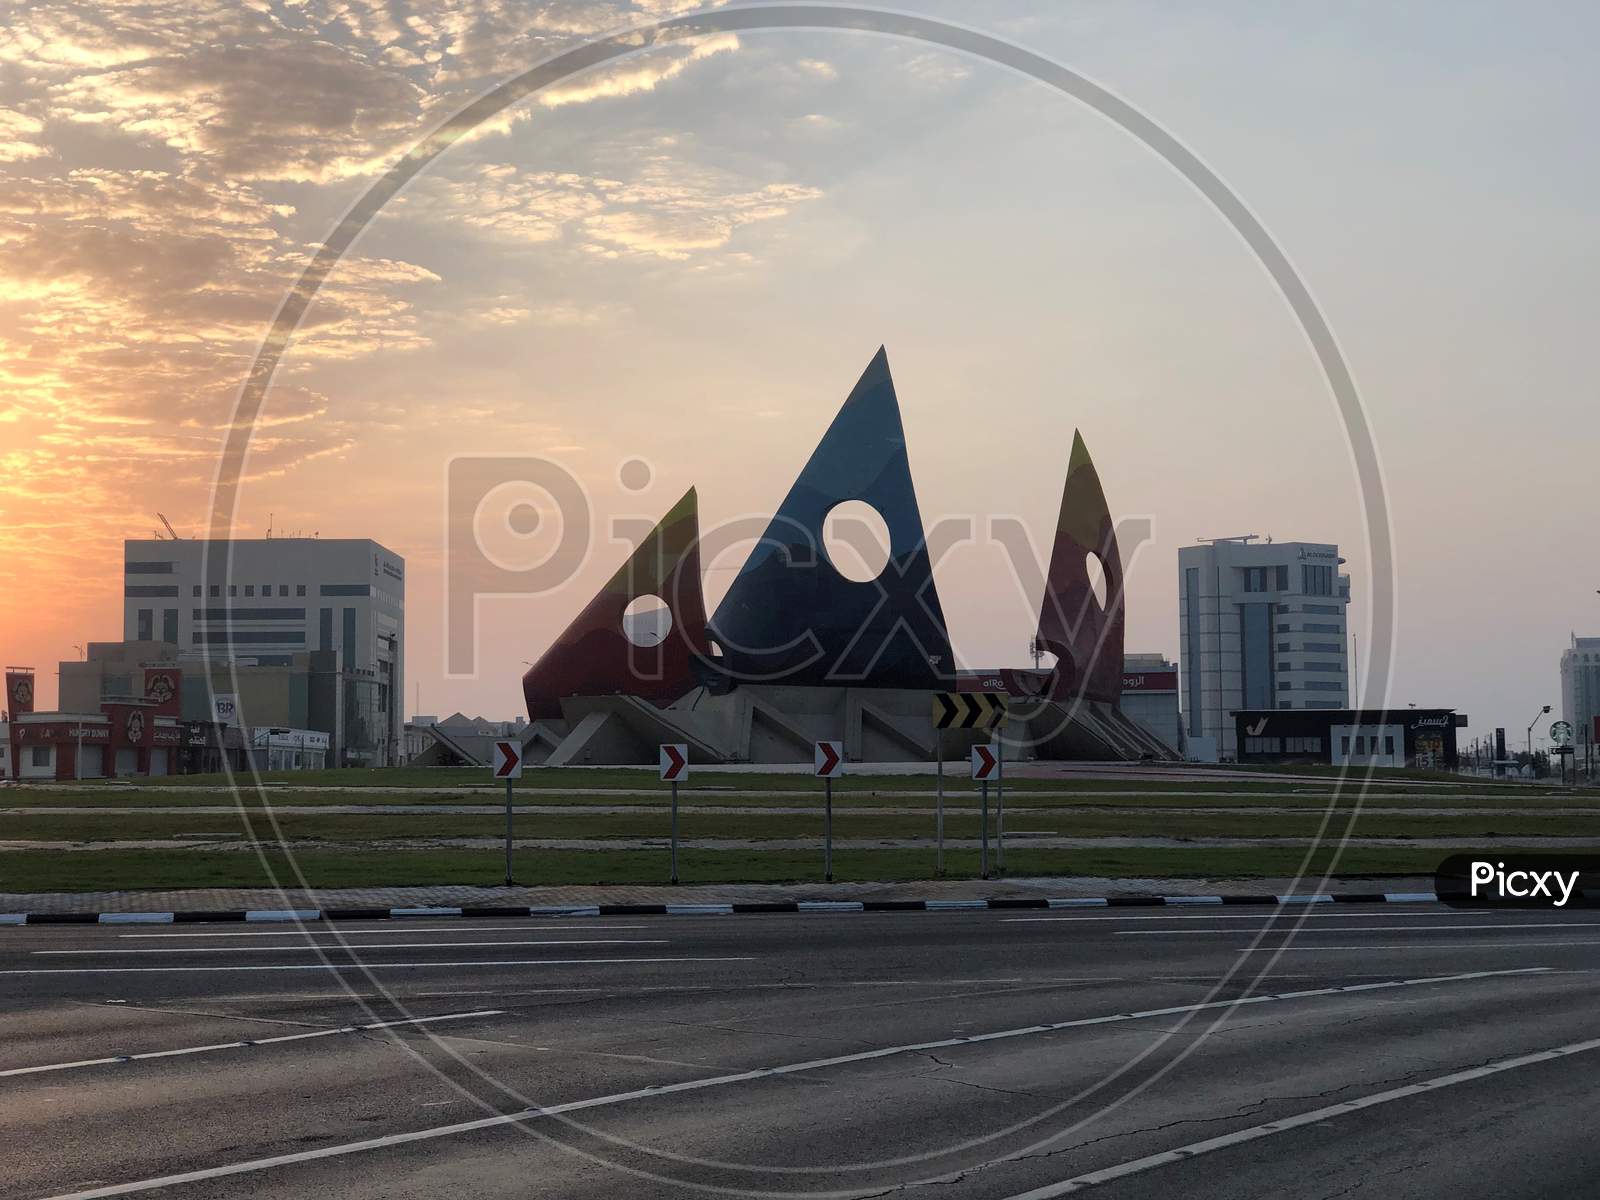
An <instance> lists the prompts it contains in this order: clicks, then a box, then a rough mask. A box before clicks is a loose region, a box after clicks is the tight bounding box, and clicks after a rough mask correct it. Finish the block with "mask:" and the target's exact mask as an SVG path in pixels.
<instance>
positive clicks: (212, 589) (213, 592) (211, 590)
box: [210, 583, 222, 599]
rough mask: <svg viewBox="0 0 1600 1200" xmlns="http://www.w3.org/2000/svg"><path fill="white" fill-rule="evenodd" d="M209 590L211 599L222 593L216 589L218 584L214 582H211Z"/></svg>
mask: <svg viewBox="0 0 1600 1200" xmlns="http://www.w3.org/2000/svg"><path fill="white" fill-rule="evenodd" d="M210 592H211V597H212V599H215V598H216V597H218V596H220V595H221V594H222V593H221V592H220V591H219V590H218V585H217V584H215V583H213V584H212V585H211V589H210Z"/></svg>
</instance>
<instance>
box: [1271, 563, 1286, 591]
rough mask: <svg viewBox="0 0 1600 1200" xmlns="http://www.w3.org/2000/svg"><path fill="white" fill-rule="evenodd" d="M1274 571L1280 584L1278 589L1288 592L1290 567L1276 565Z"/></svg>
mask: <svg viewBox="0 0 1600 1200" xmlns="http://www.w3.org/2000/svg"><path fill="white" fill-rule="evenodd" d="M1273 572H1274V574H1275V575H1276V576H1277V579H1276V581H1275V582H1276V583H1277V585H1278V590H1279V591H1280V592H1287V591H1288V590H1289V568H1288V567H1287V566H1282V567H1274V568H1273Z"/></svg>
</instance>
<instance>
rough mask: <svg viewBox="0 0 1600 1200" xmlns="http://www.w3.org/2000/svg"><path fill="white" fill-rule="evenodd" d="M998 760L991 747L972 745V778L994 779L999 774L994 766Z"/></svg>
mask: <svg viewBox="0 0 1600 1200" xmlns="http://www.w3.org/2000/svg"><path fill="white" fill-rule="evenodd" d="M999 764H1000V760H999V758H998V757H997V756H996V755H995V752H994V750H993V749H991V748H990V747H988V746H974V747H973V748H972V777H973V778H974V779H994V778H996V777H997V776H998V775H999V771H998V770H996V768H997V767H998V766H999Z"/></svg>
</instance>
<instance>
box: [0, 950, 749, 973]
mask: <svg viewBox="0 0 1600 1200" xmlns="http://www.w3.org/2000/svg"><path fill="white" fill-rule="evenodd" d="M754 961H755V957H754V956H753V955H747V956H745V957H742V958H673V957H667V958H486V959H478V960H471V961H467V962H399V963H272V964H270V965H267V966H259V967H255V966H249V967H246V966H237V967H236V966H227V967H33V968H28V969H23V970H9V971H0V975H130V974H139V975H176V974H188V973H191V972H196V971H390V970H396V969H399V968H401V967H423V968H426V967H573V966H577V967H582V966H600V965H608V964H612V963H667V962H677V963H695V962H704V963H722V962H754Z"/></svg>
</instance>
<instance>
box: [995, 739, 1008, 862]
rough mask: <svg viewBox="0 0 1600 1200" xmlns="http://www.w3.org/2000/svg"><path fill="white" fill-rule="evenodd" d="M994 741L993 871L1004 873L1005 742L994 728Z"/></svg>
mask: <svg viewBox="0 0 1600 1200" xmlns="http://www.w3.org/2000/svg"><path fill="white" fill-rule="evenodd" d="M995 729H996V736H995V739H994V751H995V753H994V839H995V840H994V870H995V874H997V875H1004V874H1005V873H1006V742H1005V735H1004V734H1003V733H1001V732H999V729H1000V727H999V726H996V727H995Z"/></svg>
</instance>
